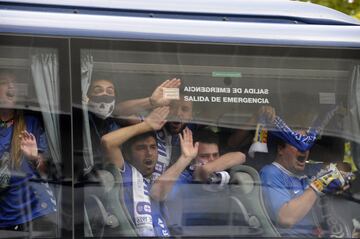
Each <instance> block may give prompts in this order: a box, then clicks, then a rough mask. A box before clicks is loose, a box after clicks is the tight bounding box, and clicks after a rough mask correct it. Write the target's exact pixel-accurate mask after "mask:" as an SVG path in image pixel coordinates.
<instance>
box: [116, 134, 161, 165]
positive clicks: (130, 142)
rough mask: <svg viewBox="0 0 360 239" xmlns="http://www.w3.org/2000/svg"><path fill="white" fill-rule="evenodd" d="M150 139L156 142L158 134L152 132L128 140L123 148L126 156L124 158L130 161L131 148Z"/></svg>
mask: <svg viewBox="0 0 360 239" xmlns="http://www.w3.org/2000/svg"><path fill="white" fill-rule="evenodd" d="M148 137H153V138H154V139H155V141H156V134H155V132H154V131H150V132H146V133H143V134H139V135H136V136H134V137H132V138H130V139H129V140H127V141H126V142H125V143H124V144H123V145H122V147H121V149H122V152H123V154H124V157H125V159H126V160H129V159H130V157H131V147H132V145H133V144H134V143H136V142H138V141H140V140H145V139H146V138H148Z"/></svg>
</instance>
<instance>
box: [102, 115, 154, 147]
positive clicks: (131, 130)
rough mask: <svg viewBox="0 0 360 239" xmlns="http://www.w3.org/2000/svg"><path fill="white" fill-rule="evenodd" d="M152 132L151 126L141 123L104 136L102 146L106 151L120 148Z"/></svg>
mask: <svg viewBox="0 0 360 239" xmlns="http://www.w3.org/2000/svg"><path fill="white" fill-rule="evenodd" d="M151 130H152V128H151V126H150V125H149V124H147V123H146V122H141V123H139V124H135V125H131V126H128V127H124V128H121V129H118V130H115V131H112V132H110V133H107V134H105V135H103V136H102V137H101V144H102V146H103V147H104V148H105V149H109V148H114V147H115V148H118V147H119V146H120V145H122V144H123V143H124V142H125V141H127V140H128V139H130V138H132V137H134V136H136V135H139V134H142V133H145V132H148V131H151Z"/></svg>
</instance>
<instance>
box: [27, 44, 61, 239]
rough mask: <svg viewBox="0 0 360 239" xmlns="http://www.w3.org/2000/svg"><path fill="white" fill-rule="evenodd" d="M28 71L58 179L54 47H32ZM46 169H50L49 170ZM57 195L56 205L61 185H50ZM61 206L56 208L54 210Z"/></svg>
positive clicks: (55, 60) (59, 219)
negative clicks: (32, 82)
mask: <svg viewBox="0 0 360 239" xmlns="http://www.w3.org/2000/svg"><path fill="white" fill-rule="evenodd" d="M30 61H31V74H32V78H33V79H34V80H33V81H34V86H35V91H36V95H37V98H38V102H39V106H40V109H41V113H42V116H43V119H44V127H45V132H46V137H47V142H48V147H49V154H50V159H51V160H52V161H51V166H52V167H54V169H52V170H54V171H55V172H52V174H54V173H55V174H56V175H51V176H55V177H56V178H57V179H59V178H60V176H61V175H60V173H61V170H60V163H61V152H60V149H61V144H60V143H61V140H60V124H59V116H58V114H56V113H59V112H60V111H59V105H60V84H59V61H58V54H57V52H56V51H55V50H50V49H49V50H46V49H41V50H40V49H35V50H33V51H32V52H31V54H30ZM49 170H50V169H49ZM51 187H52V188H53V190H54V193H55V195H56V198H57V205H58V206H59V205H61V202H60V199H61V197H60V195H61V193H62V188H61V186H59V185H51ZM60 210H61V208H58V212H59V211H60ZM56 223H57V224H58V227H57V235H60V234H59V233H60V231H59V230H60V228H61V223H62V221H61V218H60V214H57V222H56Z"/></svg>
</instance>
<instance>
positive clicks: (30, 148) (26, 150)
mask: <svg viewBox="0 0 360 239" xmlns="http://www.w3.org/2000/svg"><path fill="white" fill-rule="evenodd" d="M19 138H20V150H21V152H22V154H23V155H24V156H25V157H26V158H28V159H30V160H37V159H38V148H37V143H36V138H35V136H34V135H33V134H32V133H29V132H27V131H26V130H24V131H22V132H21V133H20V135H19Z"/></svg>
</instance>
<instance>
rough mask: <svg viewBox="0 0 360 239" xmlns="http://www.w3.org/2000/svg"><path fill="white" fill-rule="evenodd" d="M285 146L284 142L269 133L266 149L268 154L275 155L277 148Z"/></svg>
mask: <svg viewBox="0 0 360 239" xmlns="http://www.w3.org/2000/svg"><path fill="white" fill-rule="evenodd" d="M285 146H286V142H285V141H284V140H282V139H280V138H279V137H277V136H275V135H274V134H272V133H271V131H270V132H269V137H268V149H269V153H270V154H274V155H276V154H277V153H278V148H284V147H285Z"/></svg>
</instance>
